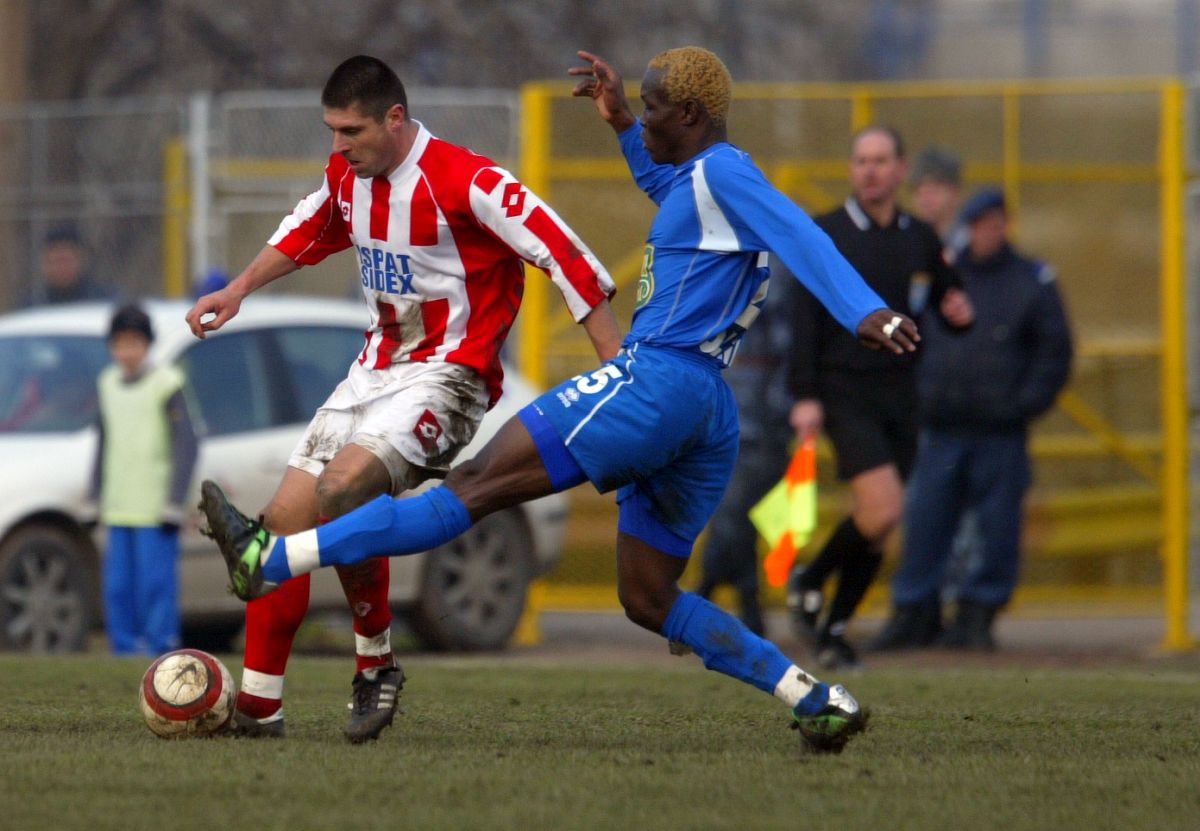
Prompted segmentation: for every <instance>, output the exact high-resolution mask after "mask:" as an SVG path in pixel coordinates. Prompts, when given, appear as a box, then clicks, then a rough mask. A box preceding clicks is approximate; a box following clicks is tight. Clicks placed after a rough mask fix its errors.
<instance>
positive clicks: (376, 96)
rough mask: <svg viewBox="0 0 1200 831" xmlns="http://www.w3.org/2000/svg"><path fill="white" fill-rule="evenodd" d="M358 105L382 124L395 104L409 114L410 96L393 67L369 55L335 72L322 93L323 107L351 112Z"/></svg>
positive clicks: (343, 62)
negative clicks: (352, 107)
mask: <svg viewBox="0 0 1200 831" xmlns="http://www.w3.org/2000/svg"><path fill="white" fill-rule="evenodd" d="M356 104H357V105H358V107H359V109H361V110H362V111H363V112H364V113H365V114H367V115H369V116H371V117H373V118H374V119H375V120H376V121H383V117H384V115H386V114H387V111H388V110H390V109H391V108H392V106H393V105H394V104H399V105H400V106H402V107H404V109H405V111H406V112H407V111H408V95H407V94H406V93H405V92H404V84H402V83H401V82H400V77H399V76H398V75H397V74H396V73H395V72H393V71H392V68H391V67H390V66H388V65H387V64H385V63H384V62H383V61H381V60H379V58H372V57H371V56H370V55H355V56H354V57H353V58H347V59H346V60H344V61H342V62H341V63H340V64H339V65H338V68H337V69H335V70H333V74H332V75H330V76H329V80H328V81H326V82H325V89H323V90H322V91H321V106H323V107H328V108H329V109H331V110H348V109H350V107H351V106H354V105H356Z"/></svg>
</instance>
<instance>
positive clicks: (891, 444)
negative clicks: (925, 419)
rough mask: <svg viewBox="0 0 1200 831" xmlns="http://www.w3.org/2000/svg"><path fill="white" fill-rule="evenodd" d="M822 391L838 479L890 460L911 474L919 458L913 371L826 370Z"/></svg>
mask: <svg viewBox="0 0 1200 831" xmlns="http://www.w3.org/2000/svg"><path fill="white" fill-rule="evenodd" d="M820 395H821V404H822V406H823V408H824V410H825V425H824V427H825V433H826V434H827V435H828V436H829V440H830V441H831V442H832V443H833V449H834V451H835V455H836V456H837V473H838V478H839V479H842V480H847V479H853V478H854V477H855V476H857V475H858V474H860V473H865V472H866V471H868V470H872V469H874V468H877V467H879V466H880V465H886V464H893V465H895V466H896V469H897V470H899V471H900V478H901V479H907V478H908V474H909V473H911V472H912V466H913V461H914V460H915V459H916V456H917V389H916V383H915V381H914V380H913V375H912V373H911V372H905V371H899V372H887V373H882V372H881V373H874V372H870V373H868V372H862V373H852V372H825V373H824V374H823V375H821V380H820Z"/></svg>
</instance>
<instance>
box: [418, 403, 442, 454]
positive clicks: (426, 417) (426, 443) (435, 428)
mask: <svg viewBox="0 0 1200 831" xmlns="http://www.w3.org/2000/svg"><path fill="white" fill-rule="evenodd" d="M442 432H443V430H442V425H441V422H439V421H438V420H437V416H435V415H434V414H433V413H432V412H430V411H429V410H426V411H425V412H423V413H421V417H420V418H418V419H417V426H416V427H414V428H413V435H414V436H416V437H417V441H419V442H420V443H421V448H422V449H423V450H424V451H425V453H426V454H427V455H429V456H435V455H437V452H438V439H440V438H441V437H442Z"/></svg>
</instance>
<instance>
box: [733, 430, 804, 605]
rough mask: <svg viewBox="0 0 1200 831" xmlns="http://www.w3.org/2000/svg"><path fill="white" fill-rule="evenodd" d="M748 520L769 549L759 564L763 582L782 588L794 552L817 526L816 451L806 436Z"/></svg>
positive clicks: (793, 560)
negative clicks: (786, 467)
mask: <svg viewBox="0 0 1200 831" xmlns="http://www.w3.org/2000/svg"><path fill="white" fill-rule="evenodd" d="M750 521H751V522H752V523H754V527H755V528H757V529H758V533H760V534H762V536H763V539H765V540H766V541H767V545H769V546H770V547H771V550H770V551H769V552H768V553H767V558H766V559H765V560H764V561H763V569H764V570H765V571H766V572H767V582H768V583H769V584H770V585H772V586H782V585H783V584H784V583H786V582H787V577H788V572H790V571H791V569H792V563H794V562H795V561H796V552H797V551H798V550H799V549H800V548H801V547H802V546H803V545H804V544H805V543H807V542H808V538H809V536H811V535H812V532H813V529H814V528H816V527H817V450H816V439H815V438H814V437H813V436H809V437H808V438H807V439H806V440H805V441H804V443H803V444H801V445H800V447H798V448H797V449H796V452H795V453H794V454H793V455H792V461H791V464H789V465H788V469H787V473H785V474H784V476H783V479H781V480H780V481H779V484H777V485H776V486H775V487H773V488H771V490H769V491H768V492H767V495H766V496H764V497H763V498H762V499H761V500H760V501H759V503H758V504H757V505H755V506H754V507H753V508H751V509H750Z"/></svg>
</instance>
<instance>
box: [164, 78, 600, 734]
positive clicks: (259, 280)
mask: <svg viewBox="0 0 1200 831" xmlns="http://www.w3.org/2000/svg"><path fill="white" fill-rule="evenodd" d="M321 103H322V105H323V107H324V116H325V119H324V120H325V123H326V125H327V126H328V127H329V129H330V130H331V131H332V133H333V152H332V154H331V155H330V157H329V163H328V165H327V166H326V168H325V177H324V179H323V180H322V182H321V185H320V187H319V188H318V189H317V190H316V191H315V192H314V193H312V194H311V195H309V196H308V197H306V198H305V199H303V200H301V201H300V203H299V204H298V205H297V206H296V208H295V210H294V211H293V212H292V214H291V215H290V216H288V217H286V218H285V219H284V220H283V222H282V223H281V224H280V226H279V229H278V230H277V231H276V232H275V234H274V235H273V236H272V237H271V239H270V240H269V242H268V245H267V246H266V247H265V248H264V249H263V250H262V251H261V252H260V253H259V254H258V256H257V257H255V259H254V260H253V262H251V263H250V265H249V266H248V267H247V268H246V269H245V271H243V272H242V273H241V274H240V275H238V277H237V278H236V279H234V280H233V281H232V282H231V283H230V284H229V285H228V286H227V287H226V288H224V289H222V290H220V291H218V292H215V293H213V294H209V295H205V296H204V297H202V298H200V299H199V300H198V301H197V302H196V305H195V306H194V307H193V308H192V310H191V311H190V312H189V313H188V315H187V320H188V324H189V326H190V327H191V329H192V332H193V333H194V334H195V335H196V336H197V337H200V338H203V337H204V335H205V333H206V332H210V331H214V330H216V329H219V328H220V327H221V326H222V325H223V324H224V323H225V322H226V321H228V320H229V319H230V318H232V317H233V316H234V315H236V314H237V312H238V309H239V307H240V305H241V302H242V300H243V299H244V298H245V297H246V296H247V295H248V294H250V293H251V292H253V291H255V290H256V289H259V288H261V287H262V286H264V285H266V284H267V283H270V282H272V281H273V280H276V279H279V278H280V277H283V276H285V275H287V274H290V273H291V272H293V271H295V270H297V269H298V268H300V267H302V266H305V265H311V264H315V263H318V262H321V261H322V260H323V259H325V258H326V257H327V256H329V255H330V254H334V253H336V252H339V251H343V250H345V249H347V248H352V249H353V250H354V255H355V265H354V268H355V273H356V277H357V279H358V280H359V282H360V283H361V285H362V290H363V294H364V296H365V298H366V301H367V307H368V309H369V314H370V322H369V326H368V328H367V330H366V343H365V345H364V346H363V349H362V352H361V353H360V354H359V355H358V358H357V360H356V361H355V362H354V363H352V365H351V367H350V370H349V373H348V375H347V377H346V380H345V381H343V382H342V383H341V384H340V385H339V386H338V387H337V388H336V389H335V390H334V392H333V393H332V394H331V396H330V397H329V399H328V400H327V401H326V402H325V404H324V405H322V407H321V408H320V409H319V410H318V411H317V414H316V415H315V416H314V418H313V420H312V422H311V423H310V425H309V428H308V431H307V432H306V434H305V436H304V438H303V439H302V440H301V442H300V444H299V445H298V446H297V448H296V451H295V453H294V454H293V455H292V457H291V459H289V461H288V468H287V470H286V471H285V473H284V477H283V481H282V483H281V484H280V486H279V488H278V490H277V491H276V493H275V495H274V497H273V498H272V500H271V502H270V504H268V506H267V508H266V510H265V511H264V516H265V520H264V524H265V525H266V527H267V528H268V529H270V530H271V531H272V532H274V533H276V534H281V535H282V534H290V533H296V532H299V531H302V530H306V529H308V528H312V527H315V526H316V525H317V524H319V523H321V522H323V521H327V520H328V519H330V518H332V517H336V516H340V515H342V514H344V513H346V512H348V511H350V510H351V509H353V508H354V507H356V506H358V505H360V504H363V503H365V502H367V501H368V500H370V499H372V498H374V497H376V496H378V495H379V494H382V493H392V494H399V493H400V492H402V491H404V490H406V489H408V488H411V487H414V486H415V485H417V484H419V483H420V482H421V481H423V480H424V479H426V478H428V477H429V476H431V475H437V474H439V473H441V472H444V471H445V470H446V469H447V468H448V467H449V465H450V462H451V461H452V460H453V459H454V457H455V455H456V454H457V453H458V451H459V450H460V449H461V448H462V447H464V446H466V444H467V443H468V442H470V440H471V438H472V437H473V436H474V434H475V430H476V428H477V427H478V425H479V421H480V419H481V418H482V417H483V414H484V412H486V410H487V409H488V408H489V407H490V406H491V405H492V404H494V403H495V401H496V400H497V398H498V397H499V396H500V391H501V384H502V371H501V367H500V359H499V353H500V348H501V346H502V344H503V342H504V339H505V336H506V335H507V334H508V331H509V328H510V327H511V326H512V323H513V318H514V317H515V315H516V313H517V309H518V308H519V306H520V302H521V295H522V290H523V286H524V265H523V263H524V262H529V263H532V264H533V265H536V266H538V267H539V268H541V269H543V270H544V271H545V272H546V273H547V274H548V275H549V276H550V279H551V280H552V281H553V282H554V284H555V285H556V286H557V287H558V288H559V290H560V291H561V292H562V294H563V297H564V299H565V300H566V303H567V308H568V309H569V311H570V313H571V315H572V316H573V317H574V319H575V320H576V321H577V322H580V323H582V325H583V326H584V329H585V331H586V332H587V333H588V336H589V337H590V338H591V340H592V344H593V346H594V348H595V349H596V353H597V355H598V356H599V357H600V359H601V360H607V359H609V358H611V357H613V356H614V355H616V353H617V351H618V349H619V347H620V333H619V330H618V327H617V323H616V320H615V318H614V316H613V313H612V310H611V309H610V308H609V305H608V298H609V297H610V296H611V294H612V293H613V291H614V286H613V282H612V279H611V277H609V275H608V273H607V272H606V271H605V270H604V268H603V266H602V265H601V264H600V263H599V262H598V261H597V259H596V257H595V256H594V255H593V254H592V253H591V252H590V251H589V250H588V249H587V247H586V246H585V245H584V244H583V242H582V241H581V240H580V239H579V238H578V236H577V235H576V234H575V233H574V232H573V231H572V230H571V229H570V228H569V227H567V226H566V224H565V223H563V221H562V220H561V219H560V218H559V217H558V216H557V214H555V213H554V211H553V210H552V209H551V208H550V207H549V206H548V205H546V204H545V203H544V202H542V200H541V199H539V198H538V197H537V196H536V195H535V194H533V193H532V192H530V191H529V190H528V189H527V188H526V187H525V186H524V185H522V184H521V183H520V182H519V181H518V180H517V179H515V178H514V177H513V176H512V174H510V173H509V172H508V171H506V170H503V169H502V168H500V167H497V166H496V165H495V164H494V163H493V162H492V161H491V160H489V159H487V158H485V157H483V156H480V155H478V154H476V153H473V152H471V151H470V150H467V149H465V148H463V147H458V146H456V145H453V144H450V143H448V142H446V141H443V140H441V139H439V138H436V137H435V136H433V135H431V134H430V133H429V131H428V130H427V129H426V128H425V127H424V126H423V125H422V124H421V123H420V122H418V121H415V120H413V119H411V118H409V115H408V103H407V98H406V95H405V91H404V87H403V84H402V83H401V82H400V79H399V78H398V77H396V75H395V73H394V72H392V70H391V69H390V68H389V67H388V66H387V65H386V64H384V63H383V62H382V61H379V60H378V59H376V58H371V57H367V56H361V55H360V56H357V57H354V58H350V59H348V60H347V61H345V62H343V63H342V64H341V65H340V66H339V67H338V68H337V69H335V70H334V72H333V74H332V75H331V76H330V78H329V80H328V82H327V83H326V85H325V89H324V91H323V93H322V96H321ZM208 315H213V316H212V317H211V319H207V320H206V319H204V318H205V317H207V316H208ZM339 576H340V578H341V580H342V585H343V588H344V590H345V592H346V598H347V600H348V601H349V603H350V607H351V609H352V611H353V613H354V632H355V642H356V652H357V658H356V669H357V672H356V674H355V678H354V685H353V689H354V697H353V700H352V701H351V717H350V722H349V724H348V725H347V728H346V735H347V737H348V738H349V739H350V740H351V741H364V740H367V739H372V738H375V737H377V736H378V735H379V733H380V731H381V730H383V728H384V727H386V726H387V725H388V724H390V723H391V721H392V718H393V716H394V713H395V709H396V704H397V693H398V692H399V687H400V685H401V684H402V682H403V680H404V676H403V673H402V672H401V670H400V667H399V665H398V664H397V663H396V661H395V656H394V654H393V652H392V649H391V641H390V625H391V613H390V610H389V608H388V604H387V584H388V561H387V560H386V559H376V560H368V561H367V562H365V563H363V564H362V565H361V566H354V567H350V568H345V569H339ZM308 590H309V586H308V581H307V579H305V580H293V581H291V582H290V583H289V584H288V586H287V588H286V589H284V590H281V591H278V592H274V593H272V594H270V595H268V596H266V597H264V598H262V599H260V600H256V601H254V602H252V603H250V604H249V605H248V606H247V612H246V652H245V658H244V669H243V674H242V688H241V693H240V695H239V697H238V712H237V723H238V724H239V725H240V727H241V732H243V733H245V734H252V735H282V733H283V710H282V699H283V676H284V670H285V668H286V665H287V659H288V655H289V653H290V651H291V644H292V639H293V637H294V635H295V633H296V630H297V628H298V627H299V625H300V622H301V620H302V619H303V616H304V614H305V612H306V611H307V608H308Z"/></svg>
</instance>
